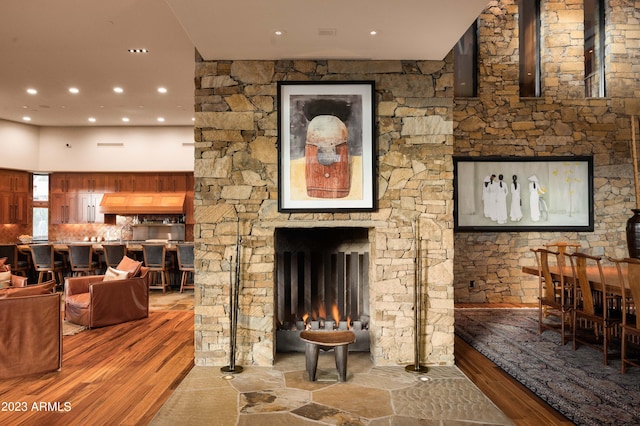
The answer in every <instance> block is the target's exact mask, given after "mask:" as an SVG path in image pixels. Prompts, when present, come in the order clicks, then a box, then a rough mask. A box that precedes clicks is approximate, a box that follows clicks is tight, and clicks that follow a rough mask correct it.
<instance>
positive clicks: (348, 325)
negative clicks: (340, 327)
mask: <svg viewBox="0 0 640 426" xmlns="http://www.w3.org/2000/svg"><path fill="white" fill-rule="evenodd" d="M347 328H348V329H349V330H351V329H352V328H353V326H352V325H351V315H349V316H348V317H347Z"/></svg>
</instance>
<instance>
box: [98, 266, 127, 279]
mask: <svg viewBox="0 0 640 426" xmlns="http://www.w3.org/2000/svg"><path fill="white" fill-rule="evenodd" d="M127 278H129V272H127V271H119V270H117V269H115V268H112V267H111V266H109V267H108V268H107V270H106V272H105V273H104V279H103V280H102V281H120V280H125V279H127Z"/></svg>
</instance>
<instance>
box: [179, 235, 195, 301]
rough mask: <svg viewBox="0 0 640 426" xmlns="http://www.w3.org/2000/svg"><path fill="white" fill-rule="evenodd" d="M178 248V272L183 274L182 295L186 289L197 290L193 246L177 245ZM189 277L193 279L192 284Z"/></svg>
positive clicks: (181, 280) (181, 282)
mask: <svg viewBox="0 0 640 426" xmlns="http://www.w3.org/2000/svg"><path fill="white" fill-rule="evenodd" d="M176 247H177V248H178V251H177V253H178V270H179V271H180V272H182V277H181V279H180V293H182V291H183V290H184V289H185V288H187V289H189V288H195V286H194V282H193V274H194V272H195V267H194V255H193V244H189V243H188V244H176ZM189 276H191V278H192V280H191V282H190V284H189Z"/></svg>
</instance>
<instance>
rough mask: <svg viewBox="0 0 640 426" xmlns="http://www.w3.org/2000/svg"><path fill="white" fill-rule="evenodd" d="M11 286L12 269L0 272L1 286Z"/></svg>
mask: <svg viewBox="0 0 640 426" xmlns="http://www.w3.org/2000/svg"><path fill="white" fill-rule="evenodd" d="M10 286H11V271H6V272H0V288H7V287H10Z"/></svg>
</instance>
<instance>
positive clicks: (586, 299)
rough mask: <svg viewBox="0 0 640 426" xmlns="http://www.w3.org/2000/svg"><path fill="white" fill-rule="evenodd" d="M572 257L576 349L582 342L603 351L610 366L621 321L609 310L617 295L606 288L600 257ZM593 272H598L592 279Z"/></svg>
mask: <svg viewBox="0 0 640 426" xmlns="http://www.w3.org/2000/svg"><path fill="white" fill-rule="evenodd" d="M568 257H569V260H570V263H571V271H572V273H573V294H574V296H573V309H572V313H573V321H572V322H573V350H576V348H577V346H578V343H581V344H584V345H587V346H590V347H592V348H596V349H599V350H602V354H603V358H604V363H605V365H606V364H608V355H609V345H610V343H611V336H612V329H613V328H614V327H616V326H619V324H620V321H621V318H619V317H618V315H614V314H613V312H611V311H610V310H609V309H608V308H609V303H610V302H611V300H613V298H615V297H617V296H613V295H609V294H607V292H606V291H605V288H606V280H605V275H604V272H603V269H602V263H601V260H602V258H601V257H600V256H591V255H588V254H586V253H571V254H569V256H568ZM590 273H591V274H592V275H593V274H596V275H597V277H596V279H593V280H590V279H589V274H590Z"/></svg>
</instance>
